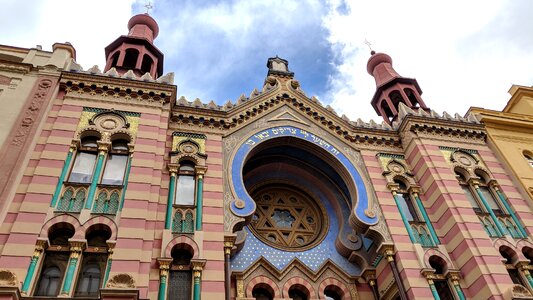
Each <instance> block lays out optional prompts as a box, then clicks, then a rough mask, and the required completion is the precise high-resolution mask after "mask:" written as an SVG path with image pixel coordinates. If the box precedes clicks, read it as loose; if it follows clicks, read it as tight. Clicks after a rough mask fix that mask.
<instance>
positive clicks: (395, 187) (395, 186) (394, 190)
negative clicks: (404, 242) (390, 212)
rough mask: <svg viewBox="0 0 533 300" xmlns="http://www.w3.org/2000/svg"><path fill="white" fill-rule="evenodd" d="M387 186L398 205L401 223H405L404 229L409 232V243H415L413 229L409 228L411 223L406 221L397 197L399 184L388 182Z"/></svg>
mask: <svg viewBox="0 0 533 300" xmlns="http://www.w3.org/2000/svg"><path fill="white" fill-rule="evenodd" d="M387 187H388V188H389V189H390V190H391V192H392V196H393V197H394V202H395V203H396V207H398V210H399V211H400V216H401V217H402V221H403V225H405V229H407V233H408V234H409V239H410V240H411V243H413V244H415V243H416V238H415V236H414V234H413V230H412V229H411V224H409V221H407V218H406V217H405V212H404V211H403V208H402V206H401V205H400V200H399V199H398V197H399V196H398V194H397V192H398V189H399V188H400V186H399V184H397V183H388V184H387Z"/></svg>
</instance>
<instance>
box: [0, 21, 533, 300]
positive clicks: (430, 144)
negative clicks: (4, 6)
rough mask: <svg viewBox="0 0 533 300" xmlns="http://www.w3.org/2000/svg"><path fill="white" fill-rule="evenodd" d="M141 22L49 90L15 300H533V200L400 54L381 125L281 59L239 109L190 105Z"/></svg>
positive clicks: (271, 62)
mask: <svg viewBox="0 0 533 300" xmlns="http://www.w3.org/2000/svg"><path fill="white" fill-rule="evenodd" d="M128 29H129V33H128V34H127V35H125V36H121V37H119V38H118V39H117V40H115V41H114V42H112V43H111V44H110V45H109V46H108V47H106V49H105V54H106V57H107V59H106V66H105V68H104V70H103V71H100V70H99V69H98V67H96V66H95V67H93V68H90V69H88V70H83V69H82V68H81V67H80V66H79V65H78V64H77V63H76V62H75V60H74V55H71V56H70V57H65V64H64V68H63V67H60V66H59V65H58V66H57V68H55V69H54V72H55V73H54V74H55V77H54V80H51V86H53V88H51V89H50V90H49V91H48V90H47V92H44V91H42V90H40V88H42V87H41V85H39V83H37V82H36V83H34V84H33V87H32V91H33V90H35V89H36V91H34V92H32V93H33V94H32V95H35V96H34V98H39V99H46V101H47V102H46V103H48V104H47V105H42V106H39V107H38V109H37V110H38V111H39V114H40V115H42V117H39V118H35V119H32V120H34V121H32V123H31V124H33V125H31V126H32V127H31V128H32V129H31V130H30V131H27V133H26V134H25V135H24V136H25V139H28V144H27V145H28V146H26V148H24V149H22V150H20V151H19V152H18V154H17V155H18V157H19V158H18V162H17V165H16V167H10V168H11V169H12V170H15V171H16V172H18V173H20V176H18V177H16V176H15V177H10V181H9V184H8V183H4V186H3V187H2V188H3V189H6V188H8V189H10V191H12V192H10V193H8V194H7V195H6V196H5V197H3V198H2V203H5V204H4V207H5V209H4V211H5V213H4V217H3V219H2V225H1V229H0V230H1V232H0V251H1V255H0V297H2V299H43V298H50V297H52V298H54V297H59V298H78V299H81V298H87V299H88V298H100V299H158V300H165V299H168V300H171V299H195V300H197V299H222V298H224V299H236V300H246V299H308V300H315V299H335V300H339V299H342V300H347V299H402V300H404V299H442V300H444V299H533V296H532V292H533V278H532V277H531V275H530V273H529V270H530V268H531V267H530V265H532V264H533V243H532V241H531V237H530V235H529V234H530V233H531V232H532V230H533V214H532V213H531V208H530V201H531V199H529V198H526V197H525V195H524V194H523V193H521V190H520V187H518V188H517V187H516V186H515V184H514V183H513V182H514V181H513V180H515V178H514V176H515V174H513V173H510V172H508V171H506V168H505V166H504V163H505V162H504V161H502V160H501V159H500V155H499V154H498V153H497V152H496V151H495V150H494V148H493V147H492V145H491V144H490V142H489V141H488V139H487V128H486V126H485V125H484V124H482V123H480V122H479V121H478V119H477V118H476V114H474V113H472V114H469V115H468V116H467V117H462V116H459V115H457V114H456V115H454V116H452V115H450V114H448V113H446V112H445V113H443V114H442V115H441V114H438V113H436V112H435V111H433V110H431V109H430V103H428V104H426V103H425V102H424V101H423V99H422V96H421V95H422V90H421V88H420V86H419V85H418V83H417V81H416V80H415V79H412V78H406V77H403V76H401V75H399V74H398V73H397V72H396V71H395V70H394V68H393V67H392V59H391V58H390V57H389V56H388V55H386V54H383V53H374V52H373V53H371V56H370V58H369V61H368V65H367V69H368V72H369V74H370V75H372V76H373V77H374V78H375V80H376V92H375V94H374V96H373V98H372V99H371V101H370V104H369V105H372V106H373V107H374V108H375V110H376V113H377V114H378V115H379V116H381V117H383V122H382V123H379V124H378V123H376V122H374V121H370V122H369V123H365V122H363V121H361V120H358V121H350V120H349V119H348V118H347V117H345V116H338V115H337V114H336V113H335V111H334V110H333V109H331V107H329V106H326V107H324V106H322V104H321V103H320V102H319V101H318V100H317V99H316V98H314V97H309V96H307V95H306V94H305V93H304V91H303V90H302V89H301V88H300V84H299V82H298V81H297V80H296V76H295V74H294V73H293V72H291V71H290V70H289V67H288V65H289V64H288V62H287V61H286V60H284V59H281V58H279V57H275V58H270V59H268V62H267V70H268V71H267V76H266V78H265V81H264V85H263V87H262V88H261V89H260V90H257V89H256V90H253V91H252V92H251V94H250V95H249V97H244V96H243V97H241V98H240V99H238V100H237V101H236V102H235V103H232V102H228V103H226V104H224V105H217V104H215V103H214V102H210V103H203V102H201V101H200V100H195V101H193V102H189V101H187V100H186V99H184V98H179V99H176V89H177V88H176V86H175V85H174V84H173V75H172V73H168V74H166V75H163V74H164V72H163V59H164V56H163V54H162V53H161V51H159V50H158V49H157V47H156V46H155V45H154V43H153V42H154V39H155V38H156V37H157V35H158V33H159V29H158V25H157V23H156V22H155V20H154V19H152V18H151V17H150V16H148V15H146V14H141V15H137V16H134V17H133V18H132V19H131V20H130V22H129V23H128ZM72 51H73V49H72ZM54 53H55V52H54ZM0 58H2V59H4V57H0ZM2 70H3V69H2ZM2 76H4V77H7V78H4V77H0V79H1V80H4V81H2V82H8V81H9V80H13V76H12V75H9V74H7V75H4V73H2ZM2 78H4V79H2ZM0 87H1V86H0ZM23 99H24V98H23V97H21V99H19V101H23ZM21 107H22V108H21V109H19V112H18V115H19V116H20V117H19V119H21V120H23V121H21V123H14V124H15V125H13V126H14V127H13V130H14V132H17V130H20V129H21V128H25V127H27V126H26V123H24V120H26V119H25V118H24V116H25V115H26V114H27V113H28V112H31V111H34V107H33V106H30V107H27V108H26V107H23V106H21ZM13 130H12V131H13ZM7 141H9V140H7ZM3 147H4V148H3V151H4V152H2V153H11V152H10V151H12V150H6V149H11V148H9V147H12V144H9V143H6V142H4V146H3ZM4 164H5V162H2V166H3V165H4ZM3 195H4V194H3Z"/></svg>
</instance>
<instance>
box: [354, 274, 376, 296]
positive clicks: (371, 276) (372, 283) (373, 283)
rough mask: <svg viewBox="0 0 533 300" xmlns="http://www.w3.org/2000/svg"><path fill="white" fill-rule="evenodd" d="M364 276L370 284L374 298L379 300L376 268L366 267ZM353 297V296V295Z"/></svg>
mask: <svg viewBox="0 0 533 300" xmlns="http://www.w3.org/2000/svg"><path fill="white" fill-rule="evenodd" d="M362 277H363V278H364V279H365V281H366V282H367V283H368V286H370V289H371V290H372V295H374V300H379V292H378V283H377V281H376V270H371V269H366V270H364V271H363V274H362ZM352 298H353V297H352Z"/></svg>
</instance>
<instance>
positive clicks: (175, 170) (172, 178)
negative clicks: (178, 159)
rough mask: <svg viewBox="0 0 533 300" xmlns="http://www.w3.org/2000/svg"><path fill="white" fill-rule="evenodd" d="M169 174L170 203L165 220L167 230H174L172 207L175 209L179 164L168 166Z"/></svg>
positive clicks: (168, 202)
mask: <svg viewBox="0 0 533 300" xmlns="http://www.w3.org/2000/svg"><path fill="white" fill-rule="evenodd" d="M167 167H168V172H169V173H170V181H169V183H168V201H167V215H166V219H165V229H171V228H172V207H174V196H175V194H176V193H175V189H176V188H175V187H176V176H177V173H178V167H179V165H178V164H168V166H167Z"/></svg>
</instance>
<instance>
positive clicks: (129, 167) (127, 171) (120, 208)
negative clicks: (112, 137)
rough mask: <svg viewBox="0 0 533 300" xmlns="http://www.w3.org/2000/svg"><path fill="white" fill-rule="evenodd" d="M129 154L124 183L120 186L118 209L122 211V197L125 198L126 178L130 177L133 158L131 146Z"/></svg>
mask: <svg viewBox="0 0 533 300" xmlns="http://www.w3.org/2000/svg"><path fill="white" fill-rule="evenodd" d="M128 146H129V147H130V156H129V157H128V165H127V166H126V174H124V183H123V186H124V187H123V188H122V196H121V197H120V198H121V199H120V206H119V207H118V211H122V207H124V198H126V189H127V188H128V180H129V178H130V169H131V160H132V159H133V146H130V145H128Z"/></svg>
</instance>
